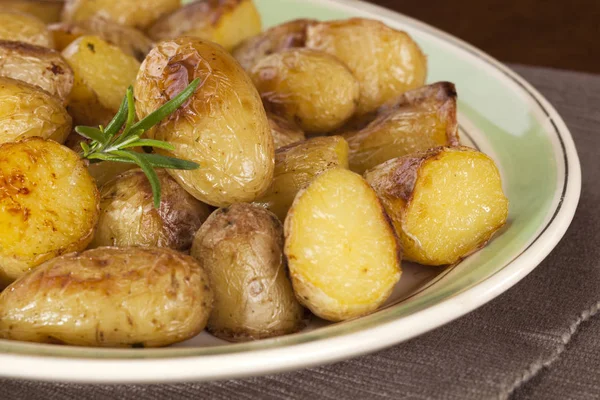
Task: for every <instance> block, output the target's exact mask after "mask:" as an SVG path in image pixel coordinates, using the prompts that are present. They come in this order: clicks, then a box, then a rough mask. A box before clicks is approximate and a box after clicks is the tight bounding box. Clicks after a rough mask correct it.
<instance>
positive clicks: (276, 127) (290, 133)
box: [267, 113, 306, 149]
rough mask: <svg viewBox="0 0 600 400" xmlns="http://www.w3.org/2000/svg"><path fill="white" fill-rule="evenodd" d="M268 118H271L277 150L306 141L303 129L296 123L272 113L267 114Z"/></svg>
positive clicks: (270, 123)
mask: <svg viewBox="0 0 600 400" xmlns="http://www.w3.org/2000/svg"><path fill="white" fill-rule="evenodd" d="M267 118H269V125H270V126H271V133H272V134H273V141H274V143H275V149H279V148H280V147H284V146H287V145H290V144H292V143H297V142H300V141H302V140H305V139H306V137H305V136H304V132H303V131H302V129H300V128H299V127H298V125H296V124H295V123H293V122H291V121H288V120H287V119H285V118H283V117H280V116H279V115H275V114H271V113H267Z"/></svg>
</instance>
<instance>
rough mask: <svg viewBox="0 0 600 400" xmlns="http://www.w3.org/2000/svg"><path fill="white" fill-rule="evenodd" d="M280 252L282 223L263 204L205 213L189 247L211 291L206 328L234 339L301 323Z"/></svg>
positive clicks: (292, 328)
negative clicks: (210, 213) (212, 301)
mask: <svg viewBox="0 0 600 400" xmlns="http://www.w3.org/2000/svg"><path fill="white" fill-rule="evenodd" d="M282 252H283V228H282V226H281V223H280V222H279V221H278V220H277V218H276V217H275V216H274V215H273V214H271V213H270V212H269V211H267V210H264V209H262V208H260V207H256V206H252V205H250V204H243V203H240V204H234V205H232V206H231V207H229V208H225V209H219V210H217V211H215V212H214V213H213V214H212V215H211V216H210V217H209V219H208V220H207V221H206V223H205V224H204V225H203V226H202V227H201V228H200V230H199V231H198V233H197V234H196V237H195V239H194V245H193V247H192V252H191V254H192V256H193V257H196V258H197V259H198V261H199V262H200V264H201V265H202V266H203V267H204V268H205V269H206V271H207V272H208V274H209V276H210V279H211V283H212V285H213V290H214V293H215V306H214V309H213V312H212V314H211V316H210V319H209V321H208V330H209V332H211V333H212V334H213V335H215V336H217V337H219V338H221V339H225V340H229V341H233V342H239V341H247V340H257V339H264V338H269V337H274V336H280V335H285V334H289V333H294V332H297V331H299V330H300V329H302V328H303V327H304V325H305V323H304V310H303V308H302V307H301V306H300V304H299V303H298V302H297V301H296V298H295V297H294V292H293V291H292V286H291V284H290V281H289V279H288V276H287V269H286V265H285V261H284V258H283V253H282Z"/></svg>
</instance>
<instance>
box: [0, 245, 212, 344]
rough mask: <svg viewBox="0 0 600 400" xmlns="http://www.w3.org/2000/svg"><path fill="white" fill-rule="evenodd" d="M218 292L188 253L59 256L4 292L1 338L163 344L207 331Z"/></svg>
mask: <svg viewBox="0 0 600 400" xmlns="http://www.w3.org/2000/svg"><path fill="white" fill-rule="evenodd" d="M212 301H213V294H212V291H211V288H210V286H209V282H208V276H207V274H206V272H205V271H204V270H203V269H202V267H201V266H200V265H198V263H197V262H196V260H194V259H193V258H192V257H190V256H186V255H184V254H180V253H177V252H176V251H173V250H169V249H144V248H127V249H117V248H112V247H104V248H100V249H94V250H88V251H85V252H83V253H71V254H67V255H64V256H62V257H58V258H55V259H53V260H50V261H48V262H46V263H45V264H43V265H41V266H40V267H38V268H37V269H36V270H34V271H31V272H30V273H28V274H27V275H25V276H24V277H22V278H21V279H19V280H18V281H17V282H15V283H13V284H12V286H10V288H9V289H8V290H5V291H4V292H2V293H1V294H0V338H2V339H13V340H22V341H27V342H38V343H58V344H67V345H74V346H96V347H160V346H167V345H170V344H173V343H177V342H181V341H183V340H186V339H189V338H191V337H194V336H196V335H197V334H198V333H200V331H202V330H203V329H204V327H205V326H206V321H207V319H208V315H209V314H210V311H211V308H212Z"/></svg>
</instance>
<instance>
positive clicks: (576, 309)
mask: <svg viewBox="0 0 600 400" xmlns="http://www.w3.org/2000/svg"><path fill="white" fill-rule="evenodd" d="M515 69H516V70H517V72H519V73H521V74H522V75H523V76H524V77H525V78H526V79H528V80H529V81H530V82H531V83H533V84H534V85H535V86H536V87H537V88H538V89H539V90H540V91H541V92H542V93H543V94H544V95H546V96H547V97H548V99H549V100H550V102H552V103H553V104H554V105H555V106H556V107H557V109H558V111H559V112H560V113H561V114H562V116H563V117H564V118H565V120H566V122H567V125H568V126H569V127H570V128H571V130H572V132H573V135H574V137H575V141H576V144H577V146H578V150H579V152H580V157H581V161H582V164H583V195H582V199H581V204H580V208H579V211H578V214H577V215H576V217H575V220H574V222H573V225H572V227H571V229H570V230H569V232H568V233H567V235H566V237H565V239H564V240H563V241H562V242H561V243H560V244H559V245H558V247H557V248H556V249H555V251H554V252H553V253H552V254H551V255H550V256H549V257H548V259H547V260H546V261H545V262H544V263H543V264H542V265H540V267H539V268H537V269H536V270H535V271H534V272H533V273H532V274H531V275H530V276H528V277H527V278H525V279H524V280H523V281H522V282H521V283H519V284H518V285H516V286H515V287H514V288H513V289H511V290H510V291H508V292H507V293H505V294H504V295H502V296H501V297H499V298H498V299H496V300H494V301H492V302H491V303H489V304H488V305H486V306H484V307H482V308H481V309H479V310H477V311H475V312H473V313H471V314H469V315H467V316H465V317H463V318H461V319H459V320H458V321H455V322H453V323H451V324H449V325H447V326H445V327H442V328H440V329H437V330H435V331H433V332H431V333H429V334H426V335H424V336H421V337H419V338H416V339H414V340H411V341H409V342H407V343H404V344H400V345H398V346H395V347H392V348H390V349H387V350H383V351H381V352H379V353H376V354H372V355H368V356H363V357H359V358H356V359H353V360H349V361H345V362H340V363H337V364H334V365H329V366H323V367H319V368H312V369H308V370H304V371H299V372H293V373H286V374H281V375H273V376H267V377H259V378H250V379H239V380H230V381H223V382H212V383H197V384H195V383H191V384H177V385H151V386H141V385H130V386H108V385H102V386H83V385H70V384H50V383H36V382H21V381H15V380H0V399H15V400H17V399H44V400H45V399H48V400H55V399H84V398H86V399H87V398H90V399H112V398H119V399H157V400H158V399H166V398H180V399H196V398H204V397H206V398H211V399H231V398H240V399H250V398H252V399H254V398H261V399H315V398H323V399H336V400H337V399H371V398H372V399H379V398H382V399H383V398H394V399H398V398H407V399H432V398H433V399H438V398H439V399H496V398H500V399H505V398H510V397H511V396H512V397H514V398H515V399H525V398H539V399H551V398H560V399H564V398H591V397H594V396H595V395H596V396H597V395H598V393H600V378H599V374H597V373H596V371H597V370H598V369H600V352H599V351H598V350H599V349H600V339H598V338H600V335H598V334H600V321H595V320H593V319H592V320H590V318H591V317H592V316H593V315H594V314H595V313H596V312H597V311H598V308H599V301H600V246H599V245H598V244H599V243H600V207H599V205H600V185H594V183H595V178H596V176H600V162H599V161H598V160H599V158H600V157H599V156H598V154H597V152H598V151H600V135H598V134H596V132H597V127H598V126H600V112H599V111H598V109H599V107H600V96H599V95H598V94H599V93H600V76H592V75H585V74H579V73H572V72H564V71H555V70H549V69H541V68H530V67H521V66H517V67H515ZM585 321H587V322H585ZM590 351H591V352H593V353H592V354H589V352H590ZM565 371H568V373H565Z"/></svg>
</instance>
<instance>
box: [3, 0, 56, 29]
mask: <svg viewBox="0 0 600 400" xmlns="http://www.w3.org/2000/svg"><path fill="white" fill-rule="evenodd" d="M0 4H1V5H2V9H3V10H10V11H20V12H22V13H25V14H30V15H33V16H34V17H36V18H39V19H40V20H42V21H43V22H44V23H46V24H51V23H53V22H57V21H59V20H60V14H61V12H62V8H63V5H64V4H65V2H64V0H0Z"/></svg>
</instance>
